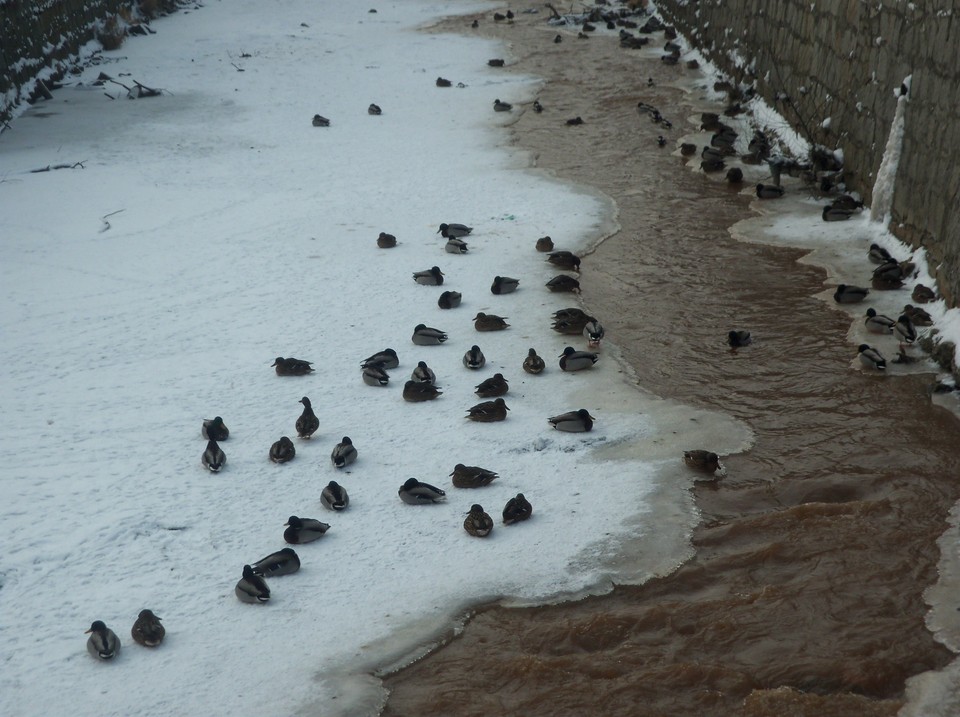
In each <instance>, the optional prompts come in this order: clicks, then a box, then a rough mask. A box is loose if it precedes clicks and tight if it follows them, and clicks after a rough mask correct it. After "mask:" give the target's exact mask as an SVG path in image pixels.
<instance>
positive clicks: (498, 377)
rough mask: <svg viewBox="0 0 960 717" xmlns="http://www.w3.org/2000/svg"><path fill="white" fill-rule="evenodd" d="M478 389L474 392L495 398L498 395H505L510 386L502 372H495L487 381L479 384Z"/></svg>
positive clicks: (481, 396) (484, 396)
mask: <svg viewBox="0 0 960 717" xmlns="http://www.w3.org/2000/svg"><path fill="white" fill-rule="evenodd" d="M476 389H477V390H476V391H474V393H476V394H477V395H478V396H479V397H480V398H495V397H496V396H503V395H504V394H505V393H506V392H507V391H509V390H510V386H509V385H508V384H507V379H505V378H504V377H503V374H502V373H495V374H493V376H491V377H490V378H488V379H487V380H486V381H483V382H481V383H480V384H479V385H477V387H476Z"/></svg>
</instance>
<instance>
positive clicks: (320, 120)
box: [313, 115, 330, 127]
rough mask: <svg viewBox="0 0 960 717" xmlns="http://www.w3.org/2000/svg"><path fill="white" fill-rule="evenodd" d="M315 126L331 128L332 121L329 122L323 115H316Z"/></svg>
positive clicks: (314, 117) (314, 118)
mask: <svg viewBox="0 0 960 717" xmlns="http://www.w3.org/2000/svg"><path fill="white" fill-rule="evenodd" d="M313 126H314V127H329V126H330V120H328V119H327V118H326V117H324V116H323V115H314V116H313Z"/></svg>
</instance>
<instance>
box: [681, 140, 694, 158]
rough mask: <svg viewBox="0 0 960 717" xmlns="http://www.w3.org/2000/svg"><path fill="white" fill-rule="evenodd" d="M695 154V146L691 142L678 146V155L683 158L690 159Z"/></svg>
mask: <svg viewBox="0 0 960 717" xmlns="http://www.w3.org/2000/svg"><path fill="white" fill-rule="evenodd" d="M696 153H697V145H695V144H694V143H693V142H682V143H681V144H680V154H681V156H683V157H692V156H693V155H695V154H696Z"/></svg>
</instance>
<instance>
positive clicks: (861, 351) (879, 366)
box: [857, 344, 887, 371]
mask: <svg viewBox="0 0 960 717" xmlns="http://www.w3.org/2000/svg"><path fill="white" fill-rule="evenodd" d="M857 355H858V356H859V357H860V363H862V364H863V365H864V366H866V367H867V368H872V369H876V370H877V371H884V370H886V368H887V360H886V359H885V358H884V357H883V354H881V353H880V352H879V351H877V350H876V349H875V348H873V347H872V346H870V345H868V344H860V345H859V346H858V347H857Z"/></svg>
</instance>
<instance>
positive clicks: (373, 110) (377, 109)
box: [367, 103, 383, 115]
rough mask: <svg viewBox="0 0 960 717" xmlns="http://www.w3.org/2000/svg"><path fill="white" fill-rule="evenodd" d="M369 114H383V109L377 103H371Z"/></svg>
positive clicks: (368, 109)
mask: <svg viewBox="0 0 960 717" xmlns="http://www.w3.org/2000/svg"><path fill="white" fill-rule="evenodd" d="M367 114H368V115H381V114H383V110H382V109H380V105H376V104H373V103H371V104H370V106H369V107H367Z"/></svg>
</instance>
